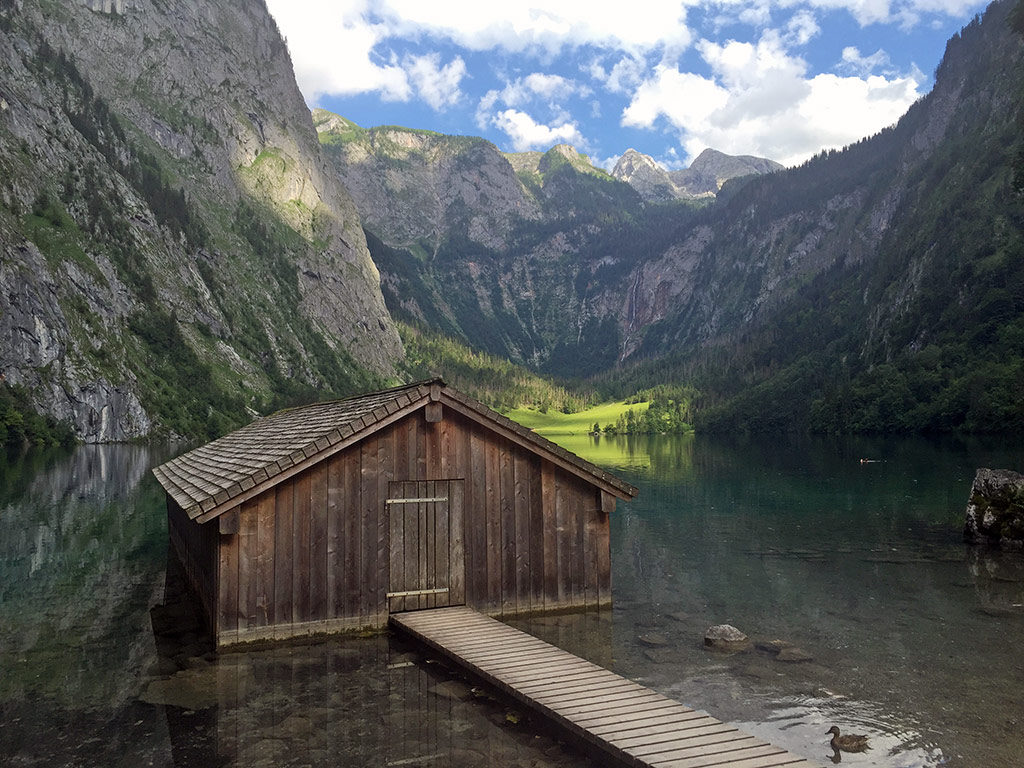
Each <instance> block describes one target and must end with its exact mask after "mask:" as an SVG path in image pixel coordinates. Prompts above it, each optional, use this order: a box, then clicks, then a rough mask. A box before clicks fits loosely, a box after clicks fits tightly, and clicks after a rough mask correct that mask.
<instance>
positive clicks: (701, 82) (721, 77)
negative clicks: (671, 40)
mask: <svg viewBox="0 0 1024 768" xmlns="http://www.w3.org/2000/svg"><path fill="white" fill-rule="evenodd" d="M784 39H789V40H792V38H791V37H790V36H789V35H783V34H780V33H778V32H775V31H772V30H768V31H766V32H765V33H764V34H763V35H762V37H761V39H760V40H759V41H758V42H756V43H744V42H737V41H728V42H726V43H724V44H719V43H713V42H710V41H707V40H702V41H700V42H699V43H698V44H697V50H698V51H700V53H701V55H702V56H703V58H704V60H705V62H706V63H707V64H708V66H709V67H710V70H711V76H710V77H705V76H701V75H696V74H693V73H687V72H681V71H679V69H678V68H676V67H665V66H661V67H658V68H656V69H655V71H654V73H653V75H652V76H651V77H650V78H649V79H648V80H646V81H645V82H644V83H643V84H642V85H641V86H640V87H639V88H638V89H637V90H636V92H635V93H634V94H633V98H632V100H631V102H630V104H629V106H628V107H626V109H625V110H624V111H623V114H622V123H623V124H624V125H628V126H635V127H640V128H656V127H657V126H659V125H664V126H666V127H667V128H668V130H670V131H674V132H677V133H678V134H679V137H680V143H681V144H682V146H683V148H684V149H685V150H686V152H687V154H688V155H689V156H690V157H691V158H692V157H694V156H696V155H697V154H698V153H699V152H700V151H701V150H703V149H705V148H706V147H714V148H716V149H719V150H721V151H723V152H727V153H731V154H756V155H762V156H764V157H770V158H772V159H774V160H778V161H779V162H782V163H785V164H794V163H798V162H800V161H802V160H805V159H806V158H808V157H810V156H811V155H813V154H815V153H816V152H818V151H819V150H821V149H822V148H823V147H825V148H833V147H834V148H838V147H842V146H845V145H846V144H849V143H851V142H853V141H856V140H858V139H860V138H862V137H864V136H867V135H870V134H872V133H875V132H877V131H879V130H880V129H882V128H884V127H885V126H888V125H891V124H892V123H894V122H895V121H896V120H898V119H899V117H900V116H901V115H902V114H903V113H904V112H905V111H906V110H907V108H908V107H909V106H910V104H912V103H913V102H914V101H915V100H916V99H917V98H918V97H919V96H920V95H921V94H920V92H919V90H918V88H919V83H920V81H921V80H922V79H923V78H921V77H920V76H919V73H915V74H912V75H907V76H881V75H866V74H865V75H863V76H846V77H843V76H840V75H836V74H828V73H826V74H819V75H816V76H813V77H812V76H809V75H808V72H807V64H806V63H805V62H804V61H803V59H801V58H800V57H798V56H794V55H792V54H791V53H789V52H788V51H787V50H786V48H785V45H784ZM858 57H859V53H857V54H856V55H855V54H854V52H853V51H851V52H850V53H849V60H850V63H851V64H852V63H853V62H855V61H857V60H858ZM869 58H870V57H869Z"/></svg>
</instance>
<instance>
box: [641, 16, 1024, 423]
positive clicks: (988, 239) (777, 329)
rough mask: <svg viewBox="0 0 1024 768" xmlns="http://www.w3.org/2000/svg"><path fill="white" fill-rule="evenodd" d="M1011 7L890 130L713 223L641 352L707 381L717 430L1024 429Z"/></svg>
mask: <svg viewBox="0 0 1024 768" xmlns="http://www.w3.org/2000/svg"><path fill="white" fill-rule="evenodd" d="M1014 8H1015V3H1012V2H1000V3H996V4H994V5H992V6H991V7H990V8H989V9H988V11H987V12H986V13H985V15H984V18H980V19H976V20H975V21H974V22H972V23H971V24H970V25H968V26H967V27H966V28H965V29H964V30H963V31H962V32H961V33H960V34H959V35H957V36H955V37H954V38H953V39H952V40H950V42H949V44H948V46H947V50H946V55H945V57H944V59H943V61H942V63H941V65H940V66H939V68H938V70H937V72H936V84H935V87H934V89H933V90H932V92H931V93H930V94H929V95H928V96H926V97H925V98H924V99H922V100H921V101H919V102H918V103H917V104H915V105H914V106H913V107H912V108H911V109H910V111H909V112H908V113H907V115H906V116H905V117H904V118H903V119H902V120H900V122H899V123H898V125H896V126H895V127H894V128H893V129H891V130H887V131H884V132H882V133H881V134H880V135H878V136H875V137H873V138H871V139H869V140H866V141H862V142H860V143H859V144H857V145H856V146H853V147H850V148H849V149H847V150H845V151H843V152H836V153H828V154H827V155H826V156H821V157H818V158H816V159H814V160H812V161H811V162H809V163H807V164H806V165H805V166H803V167H801V168H798V169H795V170H793V171H790V172H787V173H782V174H776V175H773V176H772V177H770V178H766V179H759V180H756V181H754V182H752V183H750V184H748V185H746V186H745V187H744V188H743V189H742V190H740V191H738V192H737V194H736V195H735V196H734V197H733V198H732V199H731V200H729V201H728V202H726V203H725V204H723V205H721V206H720V207H719V208H718V209H717V210H715V211H713V212H711V213H710V215H709V216H708V218H707V220H706V222H704V223H702V224H700V225H699V226H702V227H706V229H707V231H708V233H709V234H708V236H709V247H708V249H707V251H706V252H705V254H704V258H703V259H702V261H701V263H700V265H699V266H698V268H697V269H696V270H695V273H696V274H697V275H698V278H697V280H696V281H695V284H694V286H693V296H694V299H693V300H691V301H689V302H687V303H685V304H683V305H680V306H677V307H675V308H674V311H673V313H672V314H670V315H666V316H665V317H664V318H662V319H660V320H659V322H657V323H656V324H655V325H653V326H651V327H650V328H649V329H648V332H647V334H646V336H645V339H644V344H643V352H645V353H647V354H650V355H654V356H659V357H662V356H664V355H666V353H669V354H671V355H672V359H673V361H674V362H676V363H679V364H680V366H681V367H680V368H679V369H677V370H676V373H675V375H689V376H696V377H697V378H698V379H699V380H700V381H701V382H702V383H703V387H704V389H705V390H706V391H707V392H708V393H709V394H710V397H709V401H708V402H706V403H705V409H704V412H703V417H702V419H701V423H702V425H703V427H704V428H705V429H710V428H715V429H736V428H750V429H781V428H785V427H787V426H790V425H793V424H805V425H810V426H811V427H812V428H815V429H819V430H823V431H844V432H845V431H891V430H922V429H924V430H949V429H969V430H974V431H984V430H1022V429H1024V400H1022V398H1021V397H1020V393H1021V392H1022V391H1024V130H1022V128H1024V39H1022V33H1024V23H1022V22H1024V14H1022V11H1021V8H1022V6H1021V5H1020V4H1019V3H1018V4H1016V10H1014ZM1013 27H1016V31H1015V30H1014V29H1013ZM670 350H671V352H670ZM662 365H664V362H663V363H662ZM709 406H713V407H709Z"/></svg>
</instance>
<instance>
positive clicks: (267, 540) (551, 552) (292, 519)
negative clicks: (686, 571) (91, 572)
mask: <svg viewBox="0 0 1024 768" xmlns="http://www.w3.org/2000/svg"><path fill="white" fill-rule="evenodd" d="M437 479H462V480H463V481H464V482H463V483H462V484H460V485H461V492H462V493H463V494H464V496H465V498H464V499H463V509H464V511H465V512H464V520H465V523H464V529H463V531H462V535H463V538H464V542H465V557H466V573H465V598H466V603H467V604H468V605H471V606H473V607H475V608H477V609H479V610H482V611H485V612H488V613H492V614H502V615H515V614H519V613H528V612H535V611H544V610H553V609H562V608H569V607H584V606H595V607H596V606H598V605H606V604H608V603H610V602H611V591H610V584H611V582H610V579H611V562H610V558H609V553H608V551H607V550H608V546H609V539H608V532H609V527H608V518H609V514H610V513H611V512H612V511H613V509H614V502H615V499H614V498H613V497H611V496H610V495H608V494H602V492H601V491H600V490H599V489H597V488H595V487H594V486H592V485H590V484H589V483H587V482H586V481H585V480H583V479H581V478H579V477H577V476H575V475H573V474H571V473H568V472H566V471H565V470H562V469H560V468H558V467H556V466H554V465H553V464H550V463H549V462H545V461H543V460H542V459H541V457H539V456H538V455H537V454H535V453H533V452H532V451H529V450H527V449H526V448H524V447H522V446H520V445H518V444H516V443H513V442H511V441H509V440H506V439H504V438H502V437H500V436H498V435H496V434H494V433H493V432H491V431H490V430H488V429H486V428H485V427H483V426H481V425H479V424H477V423H476V422H474V421H472V420H470V419H468V418H465V417H463V416H462V415H460V414H458V413H455V412H453V411H451V410H446V411H445V412H444V413H443V418H442V420H441V421H440V422H433V423H431V422H427V421H426V420H425V418H424V413H423V412H422V411H420V412H417V413H414V414H411V415H410V416H409V417H407V418H405V419H403V420H402V421H399V422H397V423H395V424H393V425H391V426H389V427H387V428H385V429H383V430H381V431H380V432H379V433H377V434H376V435H373V436H371V437H368V438H366V439H365V440H363V441H361V442H360V443H358V444H357V445H355V446H353V447H352V448H350V449H348V450H345V451H342V452H340V453H338V454H336V455H334V456H333V457H331V458H329V459H327V460H325V461H324V462H322V463H321V464H318V465H316V466H314V467H313V468H311V469H310V470H308V471H307V472H304V473H302V474H300V475H297V476H295V477H293V478H291V479H289V480H287V481H285V482H282V483H281V484H279V485H278V486H276V487H275V488H273V489H271V490H269V491H267V492H266V493H264V494H262V495H261V496H258V497H256V498H254V499H251V500H249V501H247V502H245V503H244V504H243V505H242V506H241V508H240V509H239V510H238V528H237V530H238V532H237V533H236V534H227V535H223V536H221V547H220V563H219V568H220V572H221V578H220V589H219V596H218V611H217V617H218V641H219V642H220V643H221V644H229V643H232V642H237V641H244V640H255V639H261V638H282V637H290V636H295V635H302V634H308V633H315V632H325V631H335V630H339V629H346V628H356V627H381V626H384V625H385V624H386V622H387V618H388V605H387V599H386V593H387V592H388V586H389V584H388V582H389V575H390V566H389V555H390V526H389V518H388V514H389V513H388V510H387V507H386V505H385V503H384V502H385V500H386V498H387V493H388V483H389V482H391V481H393V480H398V481H426V480H437Z"/></svg>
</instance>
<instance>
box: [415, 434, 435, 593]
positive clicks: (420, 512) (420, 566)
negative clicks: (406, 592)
mask: <svg viewBox="0 0 1024 768" xmlns="http://www.w3.org/2000/svg"><path fill="white" fill-rule="evenodd" d="M430 426H435V425H433V424H432V425H430ZM428 429H429V427H428ZM433 487H434V484H433V483H432V482H425V483H421V484H420V486H419V488H418V489H417V490H418V491H419V492H418V493H417V497H418V498H421V499H423V498H426V497H427V496H428V495H429V494H430V489H431V488H433ZM409 506H410V507H411V508H412V509H413V510H415V513H416V533H417V547H416V586H415V587H413V589H426V588H427V558H428V552H427V540H428V537H427V527H428V525H429V521H428V520H427V507H428V506H430V505H429V504H425V503H423V502H420V503H419V504H410V505H409ZM416 604H417V607H418V608H420V609H422V608H426V607H427V599H426V596H425V595H418V596H417V598H416Z"/></svg>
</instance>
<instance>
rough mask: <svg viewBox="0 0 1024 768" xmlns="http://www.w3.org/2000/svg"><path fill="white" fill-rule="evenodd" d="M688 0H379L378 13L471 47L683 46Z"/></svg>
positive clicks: (687, 32)
mask: <svg viewBox="0 0 1024 768" xmlns="http://www.w3.org/2000/svg"><path fill="white" fill-rule="evenodd" d="M691 4H692V3H691V2H688V1H687V0H633V2H632V3H631V4H630V7H629V9H628V11H627V10H624V9H623V8H622V7H621V6H620V5H617V4H615V3H594V2H593V0H561V1H560V2H559V3H557V4H553V3H550V2H544V1H542V0H505V2H501V3H488V2H479V0H433V1H432V2H429V3H425V2H423V0H380V1H379V2H378V3H376V4H375V10H376V12H377V13H378V14H379V16H380V17H381V18H387V19H390V20H395V21H396V23H398V24H399V25H400V26H402V27H414V28H416V29H419V30H421V31H427V32H428V33H429V34H431V35H435V36H438V37H444V38H447V39H449V40H451V41H452V42H454V43H456V44H458V45H462V46H465V47H467V48H470V49H472V50H478V51H479V50H490V49H494V48H498V49H503V50H506V51H525V50H529V49H538V48H539V49H545V50H547V51H548V52H551V53H554V52H557V51H561V50H563V49H564V48H566V47H575V46H581V45H594V46H597V47H601V48H613V49H619V48H621V49H626V50H634V49H644V48H654V47H658V46H662V45H683V46H685V45H687V44H688V43H689V41H690V37H691V33H690V30H689V29H688V28H687V26H686V7H687V5H691Z"/></svg>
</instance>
